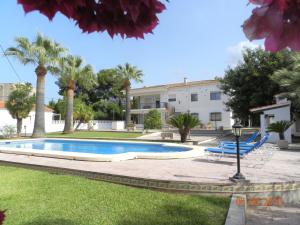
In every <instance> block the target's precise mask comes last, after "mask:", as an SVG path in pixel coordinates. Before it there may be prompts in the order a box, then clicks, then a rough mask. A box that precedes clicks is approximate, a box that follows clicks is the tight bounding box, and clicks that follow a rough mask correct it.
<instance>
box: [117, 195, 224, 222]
mask: <svg viewBox="0 0 300 225" xmlns="http://www.w3.org/2000/svg"><path fill="white" fill-rule="evenodd" d="M202 203H203V202H202ZM207 204H208V205H209V204H212V205H215V206H218V207H220V205H221V203H220V201H218V200H216V201H213V200H212V199H210V200H209V201H207ZM202 205H203V206H205V205H206V203H205V204H202ZM227 207H228V206H224V209H227ZM214 209H215V208H214ZM226 213H227V211H226V210H225V212H224V214H223V215H222V213H220V211H216V210H209V209H205V208H204V207H203V210H201V208H195V207H186V206H182V205H178V204H176V205H171V204H168V205H165V206H164V207H161V208H157V209H153V211H152V212H145V213H142V214H141V213H136V212H132V213H131V214H129V215H128V216H126V218H123V219H122V220H119V221H118V223H117V225H199V224H201V225H208V224H209V225H221V224H224V223H225V217H226Z"/></svg>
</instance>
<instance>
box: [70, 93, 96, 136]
mask: <svg viewBox="0 0 300 225" xmlns="http://www.w3.org/2000/svg"><path fill="white" fill-rule="evenodd" d="M93 118H94V111H93V109H92V107H90V106H87V105H86V104H85V103H84V102H83V101H82V100H81V99H78V98H77V99H76V104H75V107H74V119H75V120H77V121H78V124H77V126H76V128H75V129H76V130H77V129H78V128H79V127H80V125H81V124H82V123H89V122H90V121H91V120H92V119H93Z"/></svg>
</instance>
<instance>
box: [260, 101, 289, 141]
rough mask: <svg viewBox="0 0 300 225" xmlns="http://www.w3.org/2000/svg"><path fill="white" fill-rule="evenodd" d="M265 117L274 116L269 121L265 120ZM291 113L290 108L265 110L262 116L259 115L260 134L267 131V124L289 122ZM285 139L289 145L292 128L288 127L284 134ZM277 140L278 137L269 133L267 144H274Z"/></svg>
mask: <svg viewBox="0 0 300 225" xmlns="http://www.w3.org/2000/svg"><path fill="white" fill-rule="evenodd" d="M267 115H274V117H272V118H271V120H270V121H268V119H267V117H266V116H267ZM290 115H291V113H290V106H286V107H282V108H277V109H270V110H265V111H264V112H263V114H261V115H260V126H261V133H262V135H264V134H265V133H266V131H267V129H268V125H269V123H273V122H277V121H280V120H288V121H290V120H291V116H290ZM284 136H285V139H286V140H287V141H288V142H289V143H291V142H292V128H291V127H290V128H289V129H288V130H287V131H286V132H285V133H284ZM278 140H279V135H278V134H277V133H273V132H271V133H270V138H269V142H271V143H276V142H277V141H278Z"/></svg>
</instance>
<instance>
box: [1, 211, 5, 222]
mask: <svg viewBox="0 0 300 225" xmlns="http://www.w3.org/2000/svg"><path fill="white" fill-rule="evenodd" d="M4 220H5V211H0V225H2V224H3V223H4Z"/></svg>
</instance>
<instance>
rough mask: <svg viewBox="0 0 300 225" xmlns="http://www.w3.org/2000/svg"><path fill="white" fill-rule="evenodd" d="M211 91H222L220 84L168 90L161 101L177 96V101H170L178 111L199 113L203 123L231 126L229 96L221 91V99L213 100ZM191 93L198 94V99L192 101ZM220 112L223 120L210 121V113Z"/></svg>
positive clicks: (162, 94)
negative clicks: (226, 104)
mask: <svg viewBox="0 0 300 225" xmlns="http://www.w3.org/2000/svg"><path fill="white" fill-rule="evenodd" d="M211 92H221V90H220V88H219V87H218V85H216V84H215V85H214V84H211V85H206V86H195V87H188V86H187V87H180V88H174V89H171V90H168V91H166V92H163V93H161V101H162V102H168V98H169V96H172V97H173V96H176V101H175V102H169V104H170V105H171V106H173V107H174V108H175V112H176V113H186V112H190V113H198V115H199V119H200V120H201V122H202V123H203V124H205V125H206V124H208V123H209V122H211V123H212V126H213V127H214V126H215V125H216V126H217V127H220V126H223V127H224V128H231V126H232V124H233V120H232V118H231V117H232V114H231V112H230V111H227V110H226V106H225V104H224V103H225V102H226V101H228V97H227V96H226V95H224V94H223V93H221V99H220V100H211V99H210V93H211ZM191 94H197V95H198V101H191ZM213 112H220V113H221V114H222V121H217V122H213V121H210V113H213Z"/></svg>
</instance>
